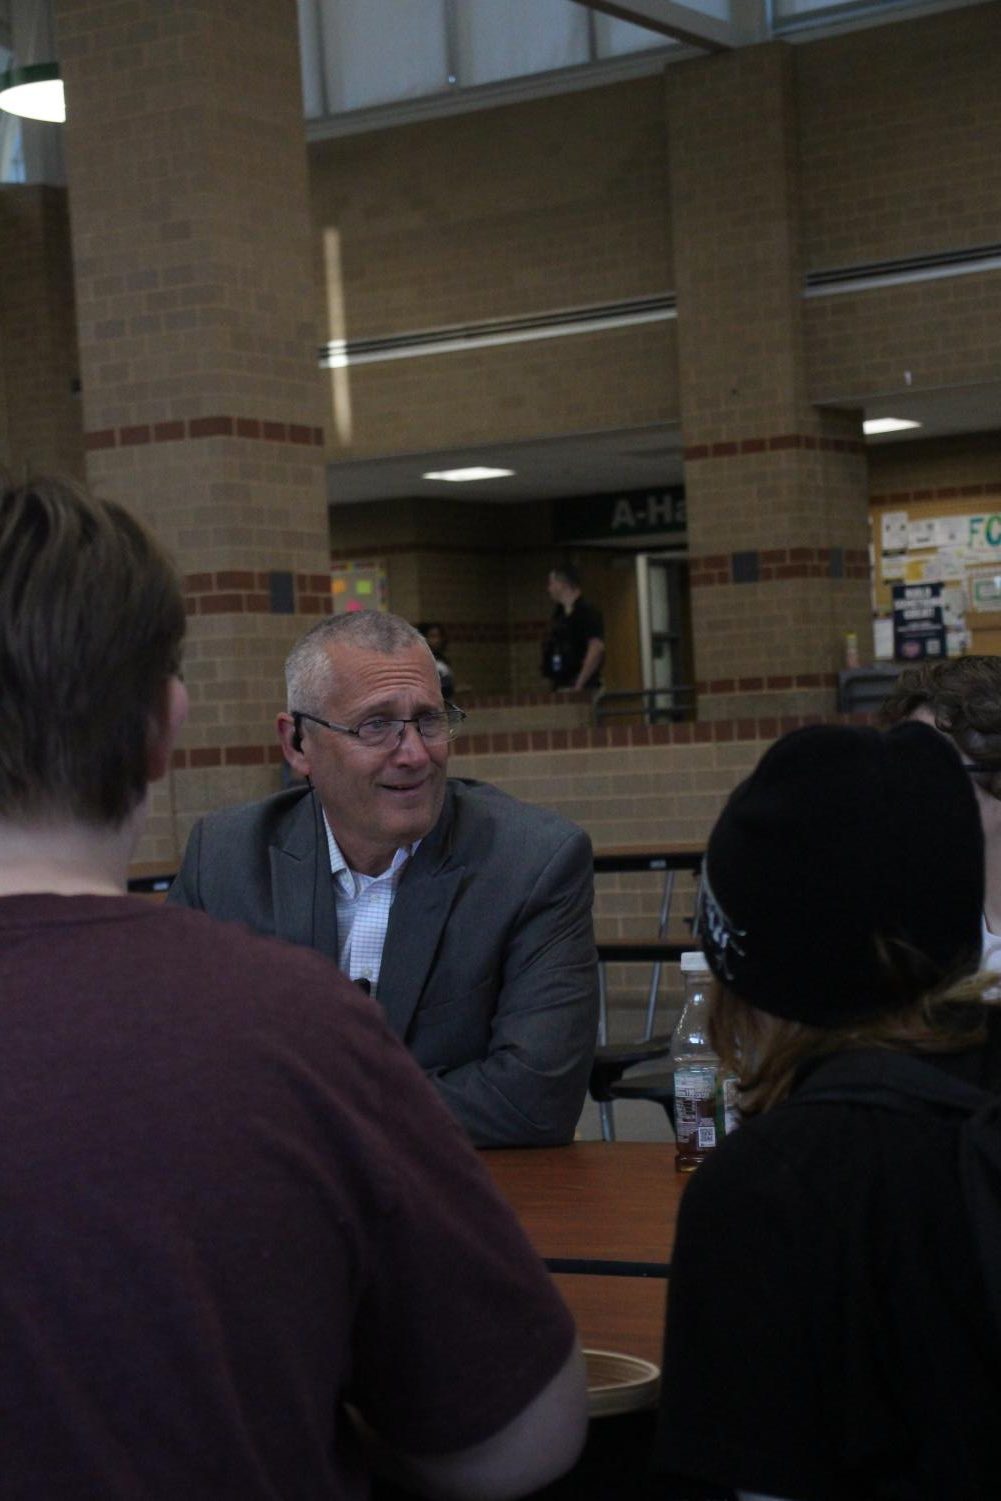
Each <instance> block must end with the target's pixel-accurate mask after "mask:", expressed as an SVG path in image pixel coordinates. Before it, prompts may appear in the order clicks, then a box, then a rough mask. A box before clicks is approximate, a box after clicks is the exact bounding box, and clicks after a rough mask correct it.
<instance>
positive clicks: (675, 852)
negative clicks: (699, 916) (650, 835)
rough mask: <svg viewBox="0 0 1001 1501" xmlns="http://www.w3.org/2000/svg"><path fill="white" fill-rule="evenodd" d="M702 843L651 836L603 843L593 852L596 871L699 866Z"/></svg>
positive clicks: (691, 868) (599, 873) (694, 867)
mask: <svg viewBox="0 0 1001 1501" xmlns="http://www.w3.org/2000/svg"><path fill="white" fill-rule="evenodd" d="M704 854H705V844H704V843H703V844H685V843H682V842H679V841H678V840H673V841H672V840H664V841H662V842H657V841H656V840H651V841H650V842H649V843H646V844H603V845H600V846H599V847H598V848H597V849H596V850H595V852H594V870H595V874H596V875H601V874H602V873H605V874H608V873H612V872H615V871H627V870H664V871H668V870H691V871H696V872H697V871H699V870H701V869H702V857H703V855H704Z"/></svg>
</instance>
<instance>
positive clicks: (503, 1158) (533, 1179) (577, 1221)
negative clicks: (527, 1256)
mask: <svg viewBox="0 0 1001 1501" xmlns="http://www.w3.org/2000/svg"><path fill="white" fill-rule="evenodd" d="M482 1157H483V1162H484V1164H485V1166H486V1167H487V1169H488V1171H489V1173H490V1175H491V1177H492V1178H493V1180H494V1183H495V1184H496V1185H497V1187H498V1188H499V1189H500V1191H501V1193H502V1194H503V1195H504V1197H505V1198H506V1199H507V1201H508V1203H509V1204H510V1205H511V1207H512V1208H513V1209H514V1211H515V1213H516V1214H517V1216H518V1218H519V1220H520V1221H521V1224H522V1226H523V1228H524V1230H525V1232H526V1234H527V1235H528V1237H529V1239H530V1240H531V1242H532V1244H533V1245H534V1246H535V1249H536V1250H537V1251H538V1252H539V1254H540V1256H542V1257H543V1259H544V1260H545V1261H546V1263H547V1265H548V1266H549V1268H550V1271H551V1272H552V1273H553V1276H554V1278H555V1280H556V1282H557V1284H558V1286H559V1288H560V1291H561V1292H562V1293H563V1296H564V1298H565V1299H566V1301H567V1303H568V1304H569V1306H570V1309H571V1311H572V1312H573V1315H574V1318H575V1319H576V1320H577V1327H578V1329H579V1331H580V1336H581V1343H582V1344H583V1345H585V1346H587V1347H588V1348H592V1349H602V1350H618V1351H621V1352H623V1353H624V1354H628V1355H638V1356H640V1357H641V1358H642V1359H644V1360H652V1361H653V1362H654V1363H655V1364H657V1365H659V1364H660V1357H661V1343H662V1339H663V1329H664V1309H665V1304H666V1299H667V1280H666V1279H667V1276H668V1272H669V1269H670V1258H671V1248H672V1246H673V1244H674V1232H675V1226H676V1224H677V1218H678V1206H679V1204H680V1202H681V1194H682V1190H683V1189H684V1186H685V1184H686V1183H687V1181H688V1179H687V1176H686V1175H684V1174H680V1173H676V1172H675V1170H674V1146H673V1144H669V1143H663V1142H631V1141H630V1142H626V1141H622V1142H599V1141H579V1142H573V1143H572V1144H571V1145H570V1146H566V1147H539V1148H531V1149H528V1148H526V1149H520V1150H519V1149H511V1150H502V1151H485V1152H483V1153H482Z"/></svg>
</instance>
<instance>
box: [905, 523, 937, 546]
mask: <svg viewBox="0 0 1001 1501" xmlns="http://www.w3.org/2000/svg"><path fill="white" fill-rule="evenodd" d="M907 545H908V547H934V546H935V520H934V518H933V517H931V516H929V517H927V518H923V519H922V520H921V521H909V522H908V523H907Z"/></svg>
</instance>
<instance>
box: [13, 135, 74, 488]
mask: <svg viewBox="0 0 1001 1501" xmlns="http://www.w3.org/2000/svg"><path fill="white" fill-rule="evenodd" d="M47 128H48V129H49V130H55V129H56V128H57V127H56V126H54V125H49V126H48V127H47ZM0 266H2V268H3V271H2V274H0V408H2V415H0V463H2V464H3V466H4V467H5V468H6V469H8V470H9V471H10V473H11V474H12V475H13V477H14V478H15V479H16V480H22V479H24V478H25V477H26V476H27V475H29V474H33V473H41V472H44V473H46V474H51V473H53V472H56V473H60V474H68V475H72V476H73V477H74V478H76V479H82V478H83V472H84V454H83V428H82V425H81V418H80V397H79V393H78V389H77V375H78V371H79V361H78V358H77V345H76V322H75V318H74V309H73V272H72V266H71V261H70V229H69V215H68V213H67V205H66V189H65V188H56V187H49V186H45V185H43V184H40V183H32V184H25V183H16V184H15V183H8V184H7V185H6V186H5V187H3V188H0Z"/></svg>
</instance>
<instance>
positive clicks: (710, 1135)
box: [696, 1121, 716, 1152]
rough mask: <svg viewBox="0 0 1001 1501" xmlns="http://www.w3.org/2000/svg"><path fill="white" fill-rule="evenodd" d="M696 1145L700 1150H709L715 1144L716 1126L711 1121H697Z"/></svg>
mask: <svg viewBox="0 0 1001 1501" xmlns="http://www.w3.org/2000/svg"><path fill="white" fill-rule="evenodd" d="M696 1145H697V1147H698V1149H699V1151H700V1152H709V1151H711V1150H712V1148H713V1147H714V1146H715V1145H716V1127H715V1125H714V1123H713V1122H712V1121H699V1129H698V1131H697V1133H696Z"/></svg>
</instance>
